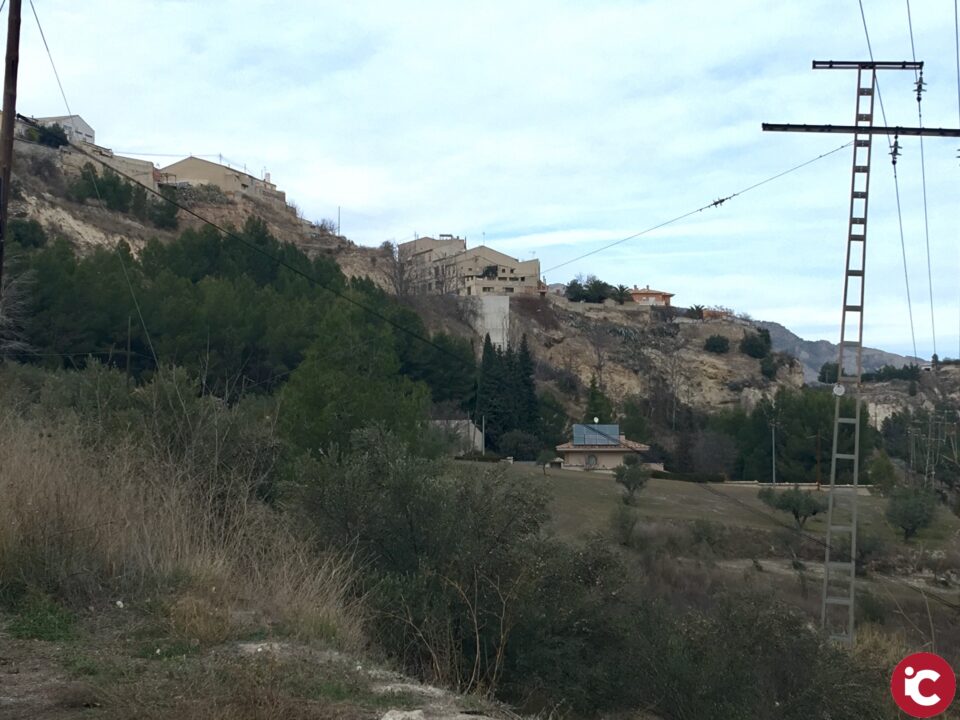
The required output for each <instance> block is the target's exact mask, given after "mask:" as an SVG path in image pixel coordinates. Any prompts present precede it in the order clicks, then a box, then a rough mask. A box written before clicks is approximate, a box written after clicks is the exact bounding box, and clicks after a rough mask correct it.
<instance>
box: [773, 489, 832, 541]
mask: <svg viewBox="0 0 960 720" xmlns="http://www.w3.org/2000/svg"><path fill="white" fill-rule="evenodd" d="M757 497H759V498H760V499H761V500H762V501H763V502H764V503H765V504H767V505H769V506H770V507H772V508H774V509H775V510H780V511H782V512H786V513H790V514H791V515H793V519H794V521H796V523H797V528H799V529H801V530H802V529H803V526H804V525H805V524H806V522H807V520H809V519H810V518H812V517H813V516H814V515H818V514H819V513H822V512H825V511H826V509H827V504H826V502H824V500H823V499H822V498H820V497H818V496H816V495H814V494H813V493H812V492H811V491H809V490H807V491H806V492H804V491H803V490H801V489H800V488H799V487H797V486H796V485H794V486H793V487H792V488H790V489H789V490H775V489H773V488H772V487H769V486H768V487H765V488H763V489H761V490H760V492H759V493H758V494H757Z"/></svg>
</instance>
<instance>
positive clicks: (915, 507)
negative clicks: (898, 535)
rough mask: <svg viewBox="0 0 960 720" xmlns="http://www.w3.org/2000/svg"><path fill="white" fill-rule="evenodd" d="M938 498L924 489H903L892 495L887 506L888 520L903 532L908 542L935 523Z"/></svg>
mask: <svg viewBox="0 0 960 720" xmlns="http://www.w3.org/2000/svg"><path fill="white" fill-rule="evenodd" d="M937 502H938V501H937V496H936V494H935V493H934V492H933V491H931V490H926V489H923V488H911V487H901V488H897V489H895V490H894V491H893V492H892V493H891V494H890V501H889V503H888V504H887V520H889V521H890V524H891V525H893V526H894V527H898V528H900V530H902V531H903V540H904V542H908V541H909V540H910V538H912V537H913V536H914V535H916V534H917V533H918V532H919V531H920V530H923V529H924V528H925V527H928V526H929V525H930V523H932V522H933V518H934V516H935V515H936V512H937Z"/></svg>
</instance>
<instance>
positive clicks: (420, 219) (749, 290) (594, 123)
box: [4, 0, 960, 358]
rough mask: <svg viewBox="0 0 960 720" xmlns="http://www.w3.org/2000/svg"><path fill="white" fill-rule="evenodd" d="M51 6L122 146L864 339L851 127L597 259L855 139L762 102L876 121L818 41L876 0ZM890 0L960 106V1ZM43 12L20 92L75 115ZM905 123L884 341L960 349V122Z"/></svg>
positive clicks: (809, 331) (902, 30) (400, 222)
mask: <svg viewBox="0 0 960 720" xmlns="http://www.w3.org/2000/svg"><path fill="white" fill-rule="evenodd" d="M34 5H35V7H36V11H37V13H38V15H39V18H40V22H41V23H42V27H43V30H44V33H45V35H46V40H47V42H48V44H49V46H50V51H51V53H52V55H53V59H54V62H55V63H56V66H57V70H58V71H59V74H60V79H61V81H62V85H63V90H64V93H65V95H66V99H67V101H68V102H69V106H70V109H71V110H72V112H73V113H76V114H79V115H82V116H83V118H84V119H85V120H86V121H87V122H89V123H90V124H91V125H92V126H93V127H94V129H95V130H96V137H97V143H98V144H100V145H104V146H106V147H110V148H112V149H114V150H115V151H117V152H119V153H122V154H129V155H136V156H143V157H146V158H148V159H150V160H153V161H155V162H156V163H157V164H158V166H163V165H166V164H169V163H171V162H173V161H175V160H177V159H179V158H180V157H183V156H186V155H188V154H195V155H208V156H213V157H211V158H210V159H213V160H215V161H216V160H218V159H219V157H220V156H222V157H223V159H224V161H225V162H230V163H232V164H233V165H234V166H235V167H241V168H242V167H245V168H246V169H247V171H248V172H250V173H251V174H254V175H258V176H259V175H262V174H263V172H265V171H267V172H270V174H271V178H272V180H273V182H275V183H276V184H277V185H278V187H279V188H280V189H282V190H284V191H286V193H287V197H288V199H289V200H291V201H293V202H295V203H296V205H297V206H298V207H299V208H300V209H301V210H302V212H303V213H304V215H305V216H306V217H307V218H309V219H313V220H321V219H325V218H329V219H334V220H336V218H337V216H338V213H339V217H340V222H341V228H342V232H343V234H344V235H346V236H347V237H349V238H350V239H351V240H353V241H354V242H357V243H359V244H362V245H370V246H376V245H380V244H381V243H382V242H383V241H385V240H392V241H396V242H403V241H406V240H410V239H413V238H414V237H416V236H418V235H420V236H422V235H431V236H436V235H437V234H439V233H451V234H455V235H460V236H461V237H466V238H467V242H468V246H474V245H479V244H487V245H489V246H491V247H493V248H495V249H497V250H501V251H503V252H507V253H510V254H512V255H514V256H517V257H519V258H521V259H524V260H526V259H529V258H531V257H536V258H538V259H539V260H540V263H541V271H542V274H543V275H544V276H545V277H546V280H547V282H549V283H554V282H567V281H569V280H570V279H571V278H573V277H574V276H576V275H578V274H583V275H591V274H592V275H597V276H598V277H600V278H602V279H603V280H605V281H607V282H609V283H611V284H614V285H617V284H621V283H622V284H624V285H627V286H632V285H639V286H641V287H642V286H644V285H650V286H651V287H654V288H656V289H660V290H666V291H669V292H673V293H675V294H676V297H675V298H674V302H675V304H677V305H681V306H689V305H692V304H701V305H705V306H714V305H720V306H725V307H730V308H733V309H734V310H736V311H738V312H744V313H748V314H749V315H751V316H752V317H754V318H757V319H764V320H774V321H777V322H780V323H782V324H784V325H786V326H787V327H789V328H790V329H791V330H793V331H794V332H796V333H797V334H799V335H801V336H802V337H804V338H807V339H811V340H816V339H821V338H822V339H827V340H831V341H834V342H835V341H836V340H837V339H838V338H839V322H840V303H841V293H842V279H843V266H844V253H845V238H846V232H847V217H848V213H849V202H850V200H849V193H850V172H851V167H850V166H851V159H852V150H851V149H850V148H845V149H843V150H839V151H838V152H834V153H832V154H829V155H828V156H827V157H825V158H823V159H820V160H818V161H816V162H814V163H812V164H810V165H808V166H806V167H804V168H801V169H799V170H796V171H795V172H792V173H789V174H787V175H785V176H783V177H781V178H779V179H777V180H774V181H771V182H769V183H766V184H764V185H762V186H760V187H757V188H755V189H752V190H750V191H749V192H745V193H743V194H742V195H739V196H736V197H733V198H732V199H730V200H728V201H727V202H725V203H724V204H723V205H721V206H720V207H717V208H710V209H705V210H703V211H702V212H699V213H695V214H693V215H692V216H690V217H688V218H686V219H684V220H681V221H678V222H676V223H674V224H671V225H668V226H666V227H663V228H661V229H659V230H655V231H652V232H649V233H646V234H644V235H642V236H640V237H637V238H635V239H631V240H628V241H626V242H622V243H620V244H618V245H616V246H615V247H612V248H609V249H606V250H602V251H600V252H596V253H594V254H592V255H590V256H588V257H585V258H582V259H577V258H579V256H582V255H584V254H585V253H589V252H591V251H594V250H598V249H599V248H601V247H603V246H604V245H608V244H610V243H612V242H615V241H617V240H621V239H623V238H627V237H629V236H632V235H634V234H637V233H640V232H642V231H644V230H646V229H648V228H651V227H653V226H656V225H659V224H661V223H664V222H666V221H668V220H671V219H672V218H675V217H678V216H680V215H684V214H686V213H689V212H691V211H694V210H696V209H698V208H701V207H704V206H706V205H708V204H709V203H711V202H713V201H714V200H716V199H718V198H723V197H727V196H730V195H733V194H734V193H737V192H739V191H742V190H744V189H746V188H749V187H750V186H752V185H754V184H756V183H758V182H760V181H762V180H765V179H767V178H769V177H772V176H774V175H776V174H778V173H781V172H783V171H785V170H788V169H790V168H793V167H795V166H797V165H800V164H802V163H805V162H807V161H809V160H812V159H813V158H816V157H818V156H820V155H822V154H825V153H829V152H830V151H832V150H836V149H837V148H839V147H840V146H842V145H844V144H845V143H846V142H848V141H849V140H850V138H849V137H847V136H843V135H826V134H810V135H808V134H798V133H765V132H762V131H761V123H762V122H790V123H831V124H852V119H853V114H854V99H855V87H856V72H855V71H840V70H816V71H814V70H812V69H811V60H814V59H817V60H831V59H833V60H860V59H868V58H869V53H868V49H867V41H866V39H865V34H864V28H863V24H862V20H861V14H860V6H859V4H858V2H856V1H855V0H829V1H823V0H803V1H802V2H800V1H797V0H794V1H792V2H781V3H770V2H761V1H760V0H727V1H726V2H723V3H716V2H706V1H705V0H648V1H637V0H633V1H627V0H622V1H613V0H611V1H607V0H589V1H588V0H576V1H562V0H553V1H550V2H547V1H545V0H524V2H516V0H513V1H512V2H501V1H499V0H495V1H493V0H489V1H488V0H475V1H474V2H470V3H466V2H457V1H456V0H445V1H440V0H422V1H421V0H404V1H402V2H398V1H397V0H394V2H375V1H373V0H369V1H368V0H353V1H352V2H349V3H344V2H336V3H335V2H327V1H325V0H324V1H322V2H308V1H306V0H301V1H298V2H276V1H275V2H264V1H263V0H259V1H258V2H253V1H251V0H231V2H226V1H225V0H205V2H202V3H201V2H196V1H195V0H189V1H181V0H136V2H130V1H129V0H124V1H120V0H83V1H82V2H77V0H71V1H70V2H67V1H65V0H34ZM908 7H909V10H910V13H911V15H910V18H909V22H908ZM863 8H864V13H865V16H866V21H867V28H868V30H869V34H870V40H871V43H872V48H873V52H874V57H875V58H876V59H877V60H910V59H912V57H913V52H914V51H915V53H916V58H917V59H918V60H923V61H924V62H925V63H926V66H925V69H924V80H925V81H926V88H927V92H926V93H925V94H924V96H923V102H922V104H921V108H922V110H923V121H924V125H926V126H929V127H958V126H960V108H958V102H960V98H958V79H957V68H956V55H955V52H956V50H955V41H956V40H955V34H954V10H955V5H954V3H951V2H949V0H920V1H915V2H913V3H912V4H909V5H908V3H907V2H906V0H903V1H899V0H897V1H894V0H864V2H863ZM24 13H25V15H24V22H23V31H22V40H21V59H20V83H19V96H18V105H17V109H18V111H19V112H20V113H22V114H25V115H32V116H36V117H42V116H47V115H61V114H65V113H66V109H65V108H66V106H65V103H64V100H63V97H62V96H61V93H60V90H59V89H58V86H57V82H56V78H55V77H54V73H53V71H52V69H51V66H50V61H49V60H48V58H47V55H46V52H45V50H44V47H43V42H42V40H41V38H40V34H39V32H38V31H37V23H36V21H35V20H34V18H33V15H32V13H31V11H30V5H29V0H27V2H26V3H25V5H24ZM5 14H6V13H5V12H4V15H5ZM910 22H912V29H913V49H912V48H911V34H910V29H909V25H910ZM879 83H880V90H881V96H882V98H883V102H884V109H885V111H886V115H887V117H888V124H889V125H901V126H911V125H917V124H918V117H917V103H916V99H915V93H914V83H915V77H914V73H913V72H911V71H883V72H881V73H880V75H879ZM877 122H878V124H880V123H882V119H881V118H880V117H879V114H878V118H877ZM900 143H901V145H902V147H903V150H902V155H901V156H900V158H899V160H898V164H897V173H898V176H899V194H900V202H901V208H902V222H903V238H904V243H903V247H901V236H900V225H899V222H898V215H897V201H896V192H895V186H894V179H893V168H892V164H891V163H890V158H889V156H888V155H887V151H888V148H887V139H886V138H884V137H882V136H880V137H878V138H877V140H876V141H875V145H874V155H873V157H874V165H873V168H874V169H873V172H872V173H871V194H870V207H869V210H870V212H869V224H868V250H867V279H866V301H865V312H864V318H865V329H864V342H865V344H866V345H870V346H873V347H881V348H883V349H885V350H889V351H893V352H900V353H903V354H911V355H912V354H913V340H912V336H913V335H915V337H916V349H917V353H918V354H919V355H920V356H921V357H924V358H927V357H930V355H931V353H932V352H934V330H935V337H936V350H937V352H938V353H939V355H940V356H941V357H958V356H960V223H958V219H960V217H958V210H960V198H958V193H957V188H958V180H960V160H958V159H957V155H958V148H960V139H958V138H945V139H941V138H928V139H926V140H924V142H923V151H924V157H923V166H924V167H923V168H922V167H921V150H920V141H919V139H918V138H915V137H914V138H901V139H900ZM148 153H150V155H145V154H148ZM153 153H155V154H156V155H153ZM161 154H164V155H161ZM922 169H925V174H926V191H927V192H926V207H927V218H928V219H927V222H926V223H925V221H924V195H923V183H922V181H921V177H922ZM927 228H928V230H927ZM928 236H929V248H930V253H929V265H928V254H927V249H926V248H927V237H928ZM904 252H905V254H906V268H907V279H908V280H909V287H910V297H911V299H912V316H913V324H912V326H913V329H914V331H913V333H911V322H910V306H909V305H908V302H907V292H906V286H905V278H904ZM928 268H929V273H928ZM928 276H929V278H932V283H931V282H929V281H928ZM931 287H932V302H931Z"/></svg>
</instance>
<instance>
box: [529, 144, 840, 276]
mask: <svg viewBox="0 0 960 720" xmlns="http://www.w3.org/2000/svg"><path fill="white" fill-rule="evenodd" d="M852 144H853V141H852V140H851V141H850V142H848V143H844V144H843V145H841V146H840V147H838V148H834V149H833V150H830V151H829V152H825V153H823V154H822V155H817V157H815V158H812V159H810V160H807V161H806V162H803V163H800V164H799V165H794V166H793V167H792V168H789V169H787V170H784V171H783V172H779V173H777V174H776V175H771V176H770V177H768V178H766V179H764V180H761V181H760V182H758V183H754V184H753V185H750V186H749V187H745V188H743V189H742V190H738V191H737V192H735V193H733V194H732V195H727V196H726V197H723V198H720V199H718V200H714V201H713V202H712V203H708V204H706V205H704V206H703V207H699V208H697V209H696V210H691V211H689V212H686V213H683V214H682V215H677V216H676V217H675V218H672V219H670V220H666V221H664V222H662V223H658V224H656V225H654V226H652V227H648V228H647V229H646V230H641V231H640V232H638V233H634V234H633V235H629V236H627V237H625V238H622V239H620V240H617V241H616V242H612V243H610V244H608V245H604V246H603V247H600V248H597V249H596V250H591V251H590V252H588V253H584V254H583V255H579V256H577V257H575V258H572V259H570V260H566V261H564V262H562V263H560V264H559V265H554V266H553V267H549V268H547V269H546V270H543V271H542V273H543V274H546V273H548V272H551V271H553V270H557V269H559V268H562V267H565V266H566V265H570V264H571V263H575V262H577V261H578V260H583V259H584V258H588V257H590V256H591V255H596V254H597V253H599V252H603V251H604V250H609V249H610V248H612V247H615V246H617V245H620V244H622V243H625V242H627V241H628V240H635V239H636V238H638V237H641V236H642V235H647V234H648V233H651V232H653V231H654V230H659V229H660V228H664V227H666V226H667V225H672V224H674V223H676V222H679V221H680V220H684V219H686V218H688V217H690V216H691V215H696V214H697V213H700V212H703V211H704V210H709V209H710V208H717V207H720V206H721V205H723V204H724V203H725V202H726V201H727V200H732V199H733V198H735V197H739V196H740V195H744V194H746V193H748V192H750V191H751V190H755V189H756V188H758V187H760V186H761V185H766V184H767V183H769V182H773V181H774V180H778V179H779V178H782V177H783V176H784V175H789V174H790V173H792V172H796V171H797V170H800V169H801V168H805V167H806V166H807V165H812V164H813V163H815V162H817V161H818V160H822V159H823V158H825V157H828V156H830V155H833V154H834V153H836V152H840V151H841V150H843V149H844V148H846V147H850V146H851V145H852Z"/></svg>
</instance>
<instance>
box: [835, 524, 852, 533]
mask: <svg viewBox="0 0 960 720" xmlns="http://www.w3.org/2000/svg"><path fill="white" fill-rule="evenodd" d="M852 529H853V528H852V526H851V525H831V526H830V532H831V533H835V532H845V533H848V532H850V531H851V530H852Z"/></svg>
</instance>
